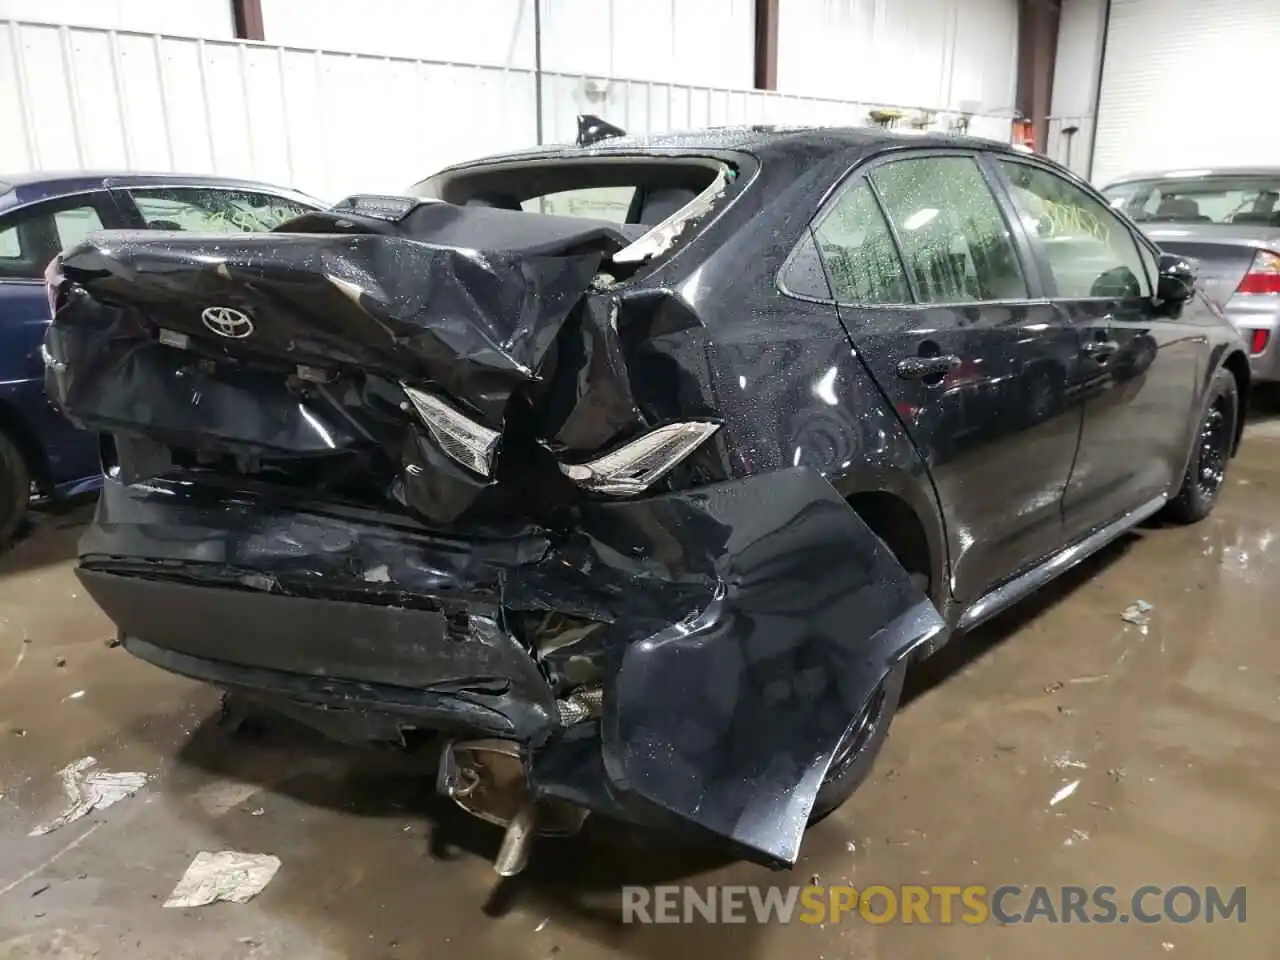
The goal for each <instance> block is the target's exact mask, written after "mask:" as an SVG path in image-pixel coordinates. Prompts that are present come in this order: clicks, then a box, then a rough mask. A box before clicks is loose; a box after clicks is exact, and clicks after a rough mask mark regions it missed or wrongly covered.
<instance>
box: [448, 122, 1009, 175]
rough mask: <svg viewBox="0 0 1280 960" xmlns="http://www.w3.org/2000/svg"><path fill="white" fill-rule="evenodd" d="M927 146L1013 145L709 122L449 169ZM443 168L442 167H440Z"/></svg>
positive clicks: (880, 131)
mask: <svg viewBox="0 0 1280 960" xmlns="http://www.w3.org/2000/svg"><path fill="white" fill-rule="evenodd" d="M902 146H931V147H967V148H971V149H972V148H977V149H982V150H1003V151H1010V152H1012V151H1013V148H1012V147H1010V145H1009V144H1007V143H1001V142H999V141H997V140H984V139H981V138H979V137H967V136H957V135H954V134H945V133H933V132H917V131H899V130H886V129H884V128H882V127H874V126H873V127H783V126H766V125H755V126H742V127H712V128H709V129H705V130H691V131H681V132H674V133H660V134H642V135H630V134H629V135H626V136H620V137H609V138H608V139H605V140H600V141H598V142H597V143H594V144H591V145H589V146H586V147H580V146H577V145H576V144H555V145H543V146H537V147H528V148H525V149H522V150H515V151H512V152H509V153H503V154H496V155H493V156H488V157H483V158H479V159H476V160H470V161H467V162H465V163H459V164H455V165H454V166H452V167H450V168H448V169H449V170H464V169H466V168H468V167H472V166H477V165H481V164H489V163H501V162H504V161H518V160H532V159H570V158H573V157H591V156H608V155H610V154H618V153H705V152H707V151H713V152H719V151H728V152H733V151H740V152H743V153H749V154H752V155H754V156H757V157H759V158H761V159H767V158H770V157H779V158H785V157H788V156H790V157H798V156H804V155H809V156H813V157H815V158H816V157H819V156H827V155H831V154H836V153H844V152H847V151H851V150H852V151H861V152H863V153H875V152H877V151H879V150H882V149H885V148H889V147H902ZM441 172H442V173H443V172H445V171H441Z"/></svg>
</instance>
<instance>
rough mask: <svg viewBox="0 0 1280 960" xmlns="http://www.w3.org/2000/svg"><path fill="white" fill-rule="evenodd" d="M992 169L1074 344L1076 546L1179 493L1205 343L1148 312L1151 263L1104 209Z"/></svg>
mask: <svg viewBox="0 0 1280 960" xmlns="http://www.w3.org/2000/svg"><path fill="white" fill-rule="evenodd" d="M997 166H998V167H999V168H1000V170H1001V172H1002V174H1003V176H1004V177H1005V178H1007V180H1008V182H1009V185H1010V193H1011V195H1012V196H1013V199H1014V202H1015V204H1016V205H1017V206H1018V208H1019V210H1020V211H1021V212H1022V215H1023V219H1024V222H1026V223H1027V224H1028V227H1029V232H1030V234H1031V240H1032V246H1033V247H1034V248H1035V249H1036V250H1037V251H1038V253H1039V255H1040V257H1041V258H1042V260H1043V262H1044V264H1045V266H1046V268H1047V270H1046V272H1047V274H1048V280H1049V282H1050V283H1051V284H1052V287H1053V288H1052V290H1051V293H1052V296H1053V300H1054V303H1055V305H1056V306H1057V307H1058V309H1059V310H1060V311H1061V313H1062V315H1063V316H1065V317H1066V318H1067V319H1068V321H1069V322H1070V323H1071V325H1072V326H1073V327H1074V328H1075V329H1076V330H1077V332H1078V333H1079V336H1080V339H1081V353H1080V357H1079V360H1078V362H1077V364H1076V368H1075V373H1074V376H1073V381H1074V383H1075V386H1076V389H1077V390H1078V391H1079V392H1080V393H1081V395H1082V396H1083V398H1084V428H1083V430H1082V432H1081V436H1080V452H1079V454H1078V455H1077V457H1076V464H1075V468H1074V469H1073V470H1072V472H1071V480H1070V482H1069V483H1068V485H1067V491H1066V495H1065V497H1064V498H1063V519H1064V522H1065V524H1066V529H1067V535H1068V537H1069V538H1071V539H1074V538H1077V537H1080V536H1084V535H1086V534H1087V533H1089V532H1090V531H1091V530H1094V529H1097V528H1098V527H1100V526H1103V525H1105V524H1106V523H1108V522H1109V521H1111V520H1115V519H1118V518H1120V517H1122V516H1124V515H1125V514H1127V513H1129V512H1131V511H1134V510H1137V509H1141V508H1142V507H1144V506H1148V505H1151V504H1153V503H1154V502H1156V501H1158V499H1159V498H1161V497H1163V496H1165V495H1166V494H1171V493H1173V492H1175V491H1176V488H1177V486H1178V483H1179V482H1180V481H1181V475H1182V471H1183V469H1184V467H1185V465H1186V457H1187V451H1188V439H1189V435H1188V428H1187V425H1188V424H1189V423H1191V422H1193V419H1194V417H1193V411H1192V409H1191V407H1192V404H1193V403H1194V402H1195V391H1196V383H1197V382H1198V367H1199V364H1200V362H1201V357H1202V356H1203V355H1204V352H1205V351H1204V348H1203V342H1202V341H1203V335H1202V332H1201V331H1199V330H1198V329H1197V328H1196V327H1195V326H1194V325H1191V324H1180V323H1178V322H1177V321H1176V320H1174V319H1173V318H1171V317H1170V316H1168V315H1167V314H1166V313H1164V312H1163V311H1162V310H1161V308H1159V307H1158V306H1157V305H1156V304H1155V301H1154V299H1153V296H1152V294H1153V289H1154V288H1153V284H1154V283H1155V276H1154V275H1155V255H1154V253H1153V252H1152V251H1151V250H1150V248H1149V247H1148V246H1147V245H1146V243H1145V242H1144V241H1140V240H1138V239H1137V238H1136V237H1135V235H1134V232H1133V231H1132V230H1131V229H1130V227H1129V225H1128V224H1126V223H1125V222H1124V221H1123V220H1121V219H1120V218H1119V217H1117V216H1116V215H1115V214H1114V213H1113V212H1112V211H1111V209H1110V208H1109V207H1108V206H1107V205H1106V204H1105V203H1104V202H1103V201H1102V200H1101V199H1099V198H1096V197H1094V196H1093V195H1092V194H1091V193H1090V192H1088V191H1087V190H1086V189H1085V188H1084V187H1083V186H1081V185H1077V184H1075V183H1072V182H1071V181H1070V180H1068V179H1066V178H1065V177H1063V176H1061V175H1059V174H1058V173H1056V172H1054V171H1053V170H1050V169H1048V168H1047V167H1043V166H1041V165H1039V164H1036V163H1034V162H1033V161H1030V160H1027V161H1024V160H1022V159H1021V158H1017V159H1013V158H1002V159H1000V160H999V161H997Z"/></svg>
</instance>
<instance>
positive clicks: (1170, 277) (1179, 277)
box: [1156, 253, 1196, 303]
mask: <svg viewBox="0 0 1280 960" xmlns="http://www.w3.org/2000/svg"><path fill="white" fill-rule="evenodd" d="M1195 290H1196V270H1195V267H1193V266H1191V264H1190V263H1188V262H1187V261H1186V260H1184V259H1183V258H1182V257H1180V256H1178V255H1177V254H1176V253H1162V254H1160V268H1159V271H1158V280H1157V283H1156V296H1157V297H1159V298H1160V299H1161V300H1163V301H1164V302H1166V303H1183V302H1184V301H1187V300H1190V299H1191V295H1192V294H1193V293H1195Z"/></svg>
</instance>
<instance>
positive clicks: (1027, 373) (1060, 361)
mask: <svg viewBox="0 0 1280 960" xmlns="http://www.w3.org/2000/svg"><path fill="white" fill-rule="evenodd" d="M1006 214H1007V211H1006V209H1005V208H1004V207H1002V203H1001V199H1000V198H998V195H997V193H996V192H995V191H994V190H993V189H992V186H991V182H990V180H989V177H988V174H987V172H986V171H985V169H984V167H983V165H982V163H981V162H980V161H979V158H978V157H977V156H976V155H974V154H972V153H969V152H964V151H913V152H911V153H906V154H894V155H891V156H890V157H887V158H885V159H882V160H879V161H877V162H874V163H873V164H871V165H870V166H867V167H864V168H862V169H860V170H859V171H858V172H857V173H855V174H854V175H853V176H852V177H850V178H849V180H848V181H846V183H845V184H844V185H843V186H842V188H841V189H840V192H839V193H838V194H837V196H836V197H835V198H834V200H833V201H832V202H831V203H830V204H829V206H828V208H827V210H826V211H825V212H824V213H823V214H822V215H821V217H820V218H819V220H818V221H816V222H815V225H814V234H815V238H816V240H817V243H818V246H819V249H820V250H821V251H822V255H823V259H824V263H825V265H826V269H827V272H828V274H829V280H830V285H831V287H832V289H833V291H834V292H835V296H836V299H837V301H838V303H839V310H840V317H841V320H842V322H843V323H844V325H845V328H846V330H847V332H848V333H849V336H850V338H851V339H852V341H853V343H854V345H855V346H856V348H857V351H858V354H859V356H860V357H861V358H862V360H863V361H864V362H865V363H866V365H867V367H868V368H869V369H870V371H871V373H872V375H873V376H874V377H875V379H876V382H877V384H878V385H879V387H880V389H881V390H882V391H883V393H884V395H885V396H886V398H887V399H888V400H889V402H890V403H891V404H892V405H893V406H894V407H895V408H896V409H897V411H898V414H899V416H900V417H901V418H902V421H903V423H904V425H905V426H906V428H907V430H908V431H909V433H910V435H911V437H912V439H913V440H914V441H915V443H916V445H917V447H918V448H919V449H920V451H921V453H922V455H923V456H924V458H925V460H926V461H927V463H928V465H929V468H930V472H931V476H932V479H933V483H934V486H935V488H936V490H937V494H938V499H939V502H940V503H941V504H942V509H943V513H944V517H945V521H946V526H947V537H948V546H949V551H950V560H951V572H952V582H951V587H952V591H953V593H954V595H955V596H956V597H957V599H960V600H968V599H972V598H975V597H977V596H980V595H981V594H982V593H984V592H985V591H986V590H988V589H990V588H991V587H992V586H994V585H995V584H997V583H998V582H1000V581H1002V580H1005V579H1008V578H1009V577H1011V576H1012V575H1014V574H1016V573H1017V572H1018V571H1019V570H1021V569H1023V568H1025V567H1027V566H1029V565H1031V564H1033V563H1034V562H1035V561H1037V560H1039V559H1040V558H1042V557H1044V556H1046V555H1048V554H1050V553H1052V552H1053V551H1055V550H1056V549H1058V547H1059V546H1060V545H1061V543H1062V523H1061V514H1060V508H1061V499H1062V493H1063V490H1064V488H1065V486H1066V482H1067V477H1068V475H1069V474H1070V471H1071V463H1072V459H1073V458H1074V456H1075V451H1076V442H1077V440H1078V437H1079V432H1080V409H1079V405H1078V403H1077V402H1076V401H1075V399H1074V398H1073V397H1072V396H1071V395H1070V394H1069V393H1068V391H1067V390H1066V386H1067V374H1066V372H1067V369H1068V365H1069V364H1071V363H1073V362H1074V360H1075V357H1076V354H1077V352H1078V342H1077V339H1076V334H1075V331H1074V330H1073V329H1072V327H1071V326H1070V324H1069V323H1067V322H1066V318H1065V317H1064V316H1063V315H1062V314H1061V313H1060V312H1058V311H1055V310H1054V309H1053V307H1052V306H1051V305H1050V304H1049V303H1047V302H1046V301H1045V300H1043V299H1042V298H1041V296H1040V293H1041V281H1040V278H1039V276H1038V274H1037V272H1036V269H1035V268H1034V260H1033V259H1032V257H1031V254H1030V252H1029V250H1027V249H1026V247H1025V240H1024V238H1023V237H1022V236H1021V233H1020V231H1018V230H1017V229H1016V228H1015V227H1014V226H1013V225H1012V224H1011V222H1010V219H1009V217H1008V216H1007V215H1006Z"/></svg>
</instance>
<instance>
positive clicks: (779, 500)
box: [602, 470, 945, 864]
mask: <svg viewBox="0 0 1280 960" xmlns="http://www.w3.org/2000/svg"><path fill="white" fill-rule="evenodd" d="M628 507H633V508H634V509H635V510H636V511H637V513H643V514H644V515H645V516H644V518H643V520H642V519H641V517H639V516H637V517H636V518H635V520H636V521H637V522H636V523H635V528H634V533H638V532H640V531H642V530H646V529H648V530H650V531H653V532H652V533H650V536H651V537H653V536H654V535H655V534H656V533H657V531H659V530H665V531H667V532H668V533H670V534H672V535H675V536H679V533H678V531H683V530H691V531H696V533H693V534H685V535H684V539H685V542H686V549H688V550H690V551H691V550H693V549H698V550H701V551H705V552H704V553H703V556H704V557H705V558H706V560H707V561H708V562H709V564H710V565H711V566H712V567H713V569H714V570H715V572H716V577H717V580H718V584H717V589H716V592H715V596H714V598H713V599H712V601H711V603H709V604H708V605H707V606H705V607H703V608H702V609H701V610H697V611H690V614H689V615H688V616H687V617H685V618H683V619H681V620H677V621H674V622H671V623H669V624H668V625H667V626H666V627H665V628H664V629H663V630H661V631H660V632H658V633H656V634H654V635H653V636H650V637H647V638H645V639H644V641H643V642H639V643H633V644H629V645H628V646H627V647H626V648H625V650H624V651H623V655H622V664H621V668H620V669H619V671H618V674H617V676H616V678H615V679H614V681H613V687H612V691H611V695H610V696H607V697H606V704H605V714H604V720H603V725H602V730H603V750H604V762H605V768H606V770H607V771H608V774H609V778H610V780H611V782H612V785H613V786H614V788H615V789H618V790H620V791H622V792H623V793H624V794H631V795H633V796H635V797H639V798H642V799H643V800H645V801H648V802H651V803H653V804H656V805H658V806H659V807H662V808H664V809H665V810H667V811H669V812H671V813H674V814H676V815H678V816H680V817H682V818H684V819H687V820H689V821H691V822H693V823H696V824H698V825H699V826H701V827H703V828H705V829H707V830H709V831H710V832H712V833H715V834H719V835H721V836H724V837H728V838H729V839H731V840H733V841H734V842H736V843H738V844H740V845H741V846H742V847H745V848H747V849H748V850H749V851H751V852H752V853H753V854H755V855H756V856H760V857H764V858H766V859H771V860H773V861H775V862H777V863H779V864H793V863H795V861H796V857H797V855H798V851H799V846H800V839H801V836H802V834H803V832H804V829H805V826H806V824H807V822H808V818H809V812H810V809H811V808H812V806H813V802H814V799H815V798H816V796H817V792H818V788H819V787H820V786H821V784H822V780H823V777H824V776H825V774H826V771H827V767H828V765H829V764H830V763H831V760H832V757H833V755H834V752H835V751H836V748H837V746H838V745H839V743H840V740H841V738H842V737H843V735H844V733H845V731H846V730H847V729H848V728H849V726H850V725H851V724H852V723H853V721H854V719H855V718H856V717H858V716H859V715H861V713H862V712H863V711H864V709H865V708H866V705H867V704H868V703H869V701H870V700H871V698H872V696H873V694H874V693H875V691H876V689H877V688H878V687H879V685H880V683H881V682H882V681H883V680H884V679H885V677H886V676H887V675H888V673H889V671H890V670H891V668H892V667H893V666H894V664H896V663H899V662H901V660H902V659H903V658H904V657H905V656H906V655H907V654H908V653H909V652H910V651H911V650H913V649H914V648H915V647H917V646H918V645H920V644H922V643H925V642H927V641H928V640H929V639H931V638H932V637H934V636H935V635H937V634H939V633H940V632H942V631H943V629H944V627H945V625H944V623H943V620H942V618H941V617H940V616H939V615H938V613H937V611H936V610H935V609H934V607H933V605H932V604H931V603H930V602H929V600H928V598H927V597H926V596H925V595H924V594H923V593H922V592H921V591H920V589H919V588H918V587H917V586H915V585H914V584H913V583H912V581H911V579H910V578H909V576H908V575H907V573H906V571H904V570H903V569H902V567H901V566H900V565H899V564H898V562H897V561H896V560H895V559H894V558H893V557H892V555H891V554H890V553H889V552H888V550H887V549H886V548H885V547H884V546H883V544H881V542H880V541H879V539H878V538H877V537H875V536H874V535H873V534H872V533H871V532H870V530H868V529H867V527H866V526H865V524H863V522H862V521H861V520H860V519H859V518H858V517H857V516H856V515H855V514H854V513H853V511H852V510H850V509H849V507H848V505H847V504H846V503H845V502H844V500H843V499H841V498H840V496H839V495H838V494H837V493H836V492H835V491H834V490H832V489H831V487H830V485H829V484H828V483H826V481H825V480H823V479H822V478H821V477H819V476H818V475H817V474H815V473H812V472H810V471H807V470H791V471H785V472H783V473H781V474H770V475H764V476H760V477H754V478H751V479H748V480H743V481H740V482H738V483H733V484H724V485H720V486H716V487H711V488H704V489H702V490H699V491H697V492H696V494H689V495H687V496H673V497H670V498H660V499H658V500H657V501H655V502H652V503H641V504H634V505H628ZM626 509H627V508H623V511H620V512H625V511H626ZM655 521H656V522H655ZM634 533H633V535H634ZM631 542H633V543H637V542H642V541H638V540H633V541H631ZM695 544H696V547H695ZM619 546H621V544H619ZM660 551H661V548H660V546H659V545H658V543H657V542H656V537H655V539H654V541H653V542H651V544H650V548H649V549H646V550H644V551H643V553H644V555H646V556H653V555H656V554H660Z"/></svg>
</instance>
